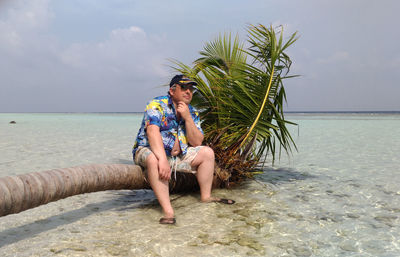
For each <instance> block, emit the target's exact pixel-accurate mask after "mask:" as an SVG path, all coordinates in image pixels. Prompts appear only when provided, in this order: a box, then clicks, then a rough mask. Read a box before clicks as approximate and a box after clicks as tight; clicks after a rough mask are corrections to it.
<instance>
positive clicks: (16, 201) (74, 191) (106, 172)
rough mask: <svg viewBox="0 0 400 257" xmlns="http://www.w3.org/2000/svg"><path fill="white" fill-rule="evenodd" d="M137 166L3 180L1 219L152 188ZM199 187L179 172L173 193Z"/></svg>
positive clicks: (190, 176)
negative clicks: (96, 195)
mask: <svg viewBox="0 0 400 257" xmlns="http://www.w3.org/2000/svg"><path fill="white" fill-rule="evenodd" d="M149 188H150V185H149V184H148V183H147V181H146V179H145V177H144V175H143V172H142V169H141V168H140V167H139V166H137V165H126V164H93V165H85V166H78V167H72V168H65V169H55V170H49V171H43V172H33V173H28V174H23V175H18V176H8V177H3V178H0V217H1V216H5V215H8V214H12V213H18V212H21V211H24V210H27V209H30V208H34V207H37V206H39V205H42V204H46V203H49V202H53V201H57V200H59V199H63V198H66V197H69V196H73V195H78V194H84V193H90V192H98V191H105V190H120V189H149ZM197 188H198V184H197V180H196V177H195V176H194V175H193V174H191V173H183V172H177V179H176V181H175V180H172V181H171V183H170V190H171V192H183V191H193V190H196V189H197Z"/></svg>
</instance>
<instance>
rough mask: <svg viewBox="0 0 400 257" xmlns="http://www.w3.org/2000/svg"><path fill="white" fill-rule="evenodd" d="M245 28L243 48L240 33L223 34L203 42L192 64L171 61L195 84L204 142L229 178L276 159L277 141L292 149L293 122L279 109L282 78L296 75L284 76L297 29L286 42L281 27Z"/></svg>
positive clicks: (288, 149)
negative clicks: (198, 54)
mask: <svg viewBox="0 0 400 257" xmlns="http://www.w3.org/2000/svg"><path fill="white" fill-rule="evenodd" d="M280 28H281V27H280ZM247 32H248V35H249V36H248V40H247V41H248V45H249V46H248V47H247V48H246V49H245V48H244V44H243V43H240V41H239V38H238V36H235V37H234V38H232V35H230V34H224V35H220V36H219V37H218V38H216V39H215V40H213V41H211V42H209V43H207V44H206V45H205V46H204V49H203V50H202V51H201V52H200V58H198V59H197V60H195V61H194V65H193V67H190V66H188V65H185V64H183V63H181V62H179V61H173V63H174V64H175V67H174V68H175V69H176V70H177V71H179V72H181V73H183V74H185V75H187V76H188V77H190V78H191V79H193V80H194V81H196V82H197V83H198V86H197V87H198V92H197V93H196V94H195V95H194V97H193V105H195V106H196V107H197V108H198V110H199V111H200V116H201V118H202V128H203V130H204V132H205V141H206V143H207V144H209V145H210V146H211V147H212V148H213V149H214V151H215V152H216V157H217V158H216V159H217V162H218V164H219V166H220V167H221V168H222V169H225V170H227V171H228V172H229V173H230V174H231V179H232V178H233V177H234V176H238V177H240V176H242V175H243V174H247V173H248V172H250V171H252V170H253V169H254V168H255V166H256V165H257V164H259V163H260V162H262V160H263V158H265V156H266V155H267V154H271V155H272V157H273V159H275V156H276V154H277V151H276V149H277V145H278V146H279V149H283V150H284V151H286V152H287V153H290V152H291V151H292V148H293V147H294V149H296V145H295V143H294V141H293V138H292V137H291V135H290V133H289V131H288V129H287V127H286V125H287V124H293V125H295V124H294V123H293V122H290V121H287V120H285V118H284V113H283V103H284V102H285V101H286V93H285V90H284V86H283V80H284V79H287V78H292V77H294V76H289V75H288V74H289V71H290V67H291V65H292V61H291V59H290V57H289V56H288V55H287V54H286V53H285V52H284V51H285V50H286V49H287V48H288V47H289V46H290V45H292V44H293V43H294V42H295V41H296V40H297V37H296V33H294V34H293V35H291V36H290V37H289V39H288V40H287V41H286V42H284V39H283V30H282V29H280V30H279V29H277V30H275V29H273V28H272V27H269V28H267V27H265V26H263V25H261V24H259V25H257V26H253V25H251V26H249V27H248V30H247ZM280 151H281V150H279V153H280Z"/></svg>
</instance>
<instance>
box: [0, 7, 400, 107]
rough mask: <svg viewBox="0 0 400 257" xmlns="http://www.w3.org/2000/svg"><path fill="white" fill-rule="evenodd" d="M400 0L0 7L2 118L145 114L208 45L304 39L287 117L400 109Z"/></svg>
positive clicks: (295, 56)
mask: <svg viewBox="0 0 400 257" xmlns="http://www.w3.org/2000/svg"><path fill="white" fill-rule="evenodd" d="M398 10H400V1H398V0H380V1H378V0H335V1H333V0H330V1H327V0H290V1H289V0H277V1H275V0H274V1H273V0H248V1H239V0H203V1H183V0H172V1H171V0H168V1H165V0H164V1H162V0H154V1H153V0H147V1H143V0H142V1H136V0H114V1H105V0H96V1H95V0H12V1H11V0H8V1H7V0H0V112H141V111H143V110H144V106H145V104H146V102H148V101H149V100H150V99H151V98H153V97H155V96H159V95H164V94H165V93H166V92H167V89H168V88H167V87H165V85H167V84H168V83H169V81H170V79H171V77H172V76H173V75H175V74H176V72H175V71H174V70H173V68H171V65H173V64H172V63H171V62H170V60H171V59H176V60H179V61H181V62H184V63H185V64H188V65H190V64H191V63H192V62H193V61H194V60H195V59H197V58H198V57H199V51H201V50H202V48H203V46H204V44H205V43H207V42H209V41H211V40H213V39H215V38H216V37H217V36H218V35H219V34H221V33H224V32H231V33H232V34H238V35H239V37H240V39H241V40H242V41H245V40H246V27H247V26H248V25H249V24H258V23H261V24H264V25H266V26H269V25H273V26H278V25H282V26H283V28H284V35H285V36H286V38H287V37H289V36H290V35H291V34H292V33H294V32H296V31H297V32H298V34H299V36H300V37H299V39H298V41H297V42H295V43H294V44H293V45H292V46H291V47H290V48H289V49H288V50H287V53H288V55H289V56H290V57H291V59H292V61H293V64H292V69H291V74H293V75H295V74H296V75H300V76H299V77H297V78H293V79H290V80H286V81H285V83H284V85H285V89H286V93H287V105H286V110H287V111H400V100H399V98H400V85H399V81H400V72H399V71H400V51H399V46H400V43H399V42H400V29H399V28H398V27H399V25H400V17H399V16H400V15H399V14H398Z"/></svg>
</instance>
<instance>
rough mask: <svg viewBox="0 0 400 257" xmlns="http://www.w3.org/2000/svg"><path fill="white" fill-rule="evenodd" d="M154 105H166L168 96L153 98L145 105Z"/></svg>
mask: <svg viewBox="0 0 400 257" xmlns="http://www.w3.org/2000/svg"><path fill="white" fill-rule="evenodd" d="M154 104H157V105H159V104H161V105H164V104H168V96H165V95H163V96H157V97H154V98H153V99H151V100H150V101H149V102H148V103H147V105H154Z"/></svg>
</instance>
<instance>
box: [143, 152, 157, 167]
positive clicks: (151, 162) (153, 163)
mask: <svg viewBox="0 0 400 257" xmlns="http://www.w3.org/2000/svg"><path fill="white" fill-rule="evenodd" d="M146 167H147V169H150V170H151V169H154V168H157V169H158V160H157V158H156V156H155V155H154V154H153V153H151V154H149V156H147V159H146Z"/></svg>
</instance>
